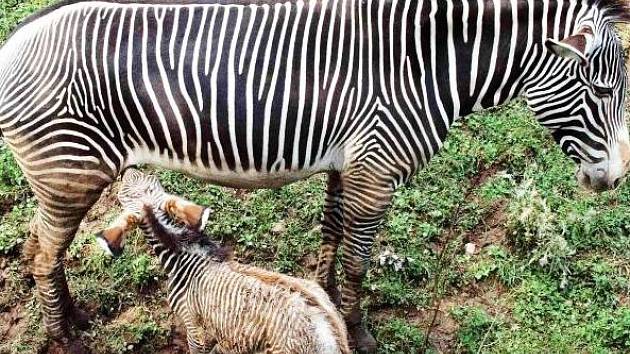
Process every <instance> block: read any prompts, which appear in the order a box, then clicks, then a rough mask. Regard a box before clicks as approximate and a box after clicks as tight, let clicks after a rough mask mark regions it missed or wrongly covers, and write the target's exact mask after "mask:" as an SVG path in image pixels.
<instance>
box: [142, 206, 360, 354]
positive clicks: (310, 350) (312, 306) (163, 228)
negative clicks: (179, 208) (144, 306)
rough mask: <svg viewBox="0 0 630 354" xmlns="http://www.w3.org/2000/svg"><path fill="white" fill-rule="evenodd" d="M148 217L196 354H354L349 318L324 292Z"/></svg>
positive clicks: (162, 217) (145, 225) (145, 226)
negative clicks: (244, 261)
mask: <svg viewBox="0 0 630 354" xmlns="http://www.w3.org/2000/svg"><path fill="white" fill-rule="evenodd" d="M146 210H147V215H146V216H145V217H144V218H143V221H142V223H141V228H142V230H143V231H144V234H145V236H146V237H147V241H148V242H149V244H150V245H151V246H152V248H153V250H154V252H155V254H156V255H157V256H158V258H159V259H160V263H161V264H162V267H163V268H164V270H165V271H166V273H167V274H168V278H169V281H168V300H169V305H170V307H171V309H172V310H173V311H174V312H175V313H176V314H177V315H178V316H180V317H181V318H182V320H183V321H184V323H185V325H186V328H187V336H188V344H189V347H190V349H191V352H192V353H198V352H203V353H206V352H207V353H209V352H210V350H213V349H214V351H213V352H218V353H233V354H239V353H242V354H249V353H268V354H284V353H295V354H335V353H339V354H341V353H348V354H349V353H350V349H349V347H348V343H347V339H346V336H347V334H346V332H345V331H346V330H345V326H344V323H343V319H342V318H341V316H340V315H339V314H338V313H337V312H336V309H335V306H334V305H333V304H332V303H331V302H330V300H328V296H327V295H326V293H325V292H324V290H323V289H322V288H321V287H320V286H319V285H317V284H315V283H313V282H309V281H307V280H302V279H297V278H291V277H287V276H283V275H281V274H276V273H272V272H267V271H265V270H262V269H259V268H255V267H250V266H246V265H241V264H238V263H235V262H233V261H229V260H224V259H223V256H222V255H221V254H220V249H218V248H217V246H216V245H214V244H208V242H205V243H204V244H201V243H199V241H201V240H203V238H204V236H203V235H202V234H201V233H199V232H198V231H195V230H193V229H186V228H181V227H178V226H175V225H172V222H170V221H169V220H168V217H167V216H166V214H165V213H163V212H161V211H159V212H158V214H157V215H158V216H157V217H156V215H154V214H153V212H152V211H151V208H148V209H146ZM210 246H211V247H210Z"/></svg>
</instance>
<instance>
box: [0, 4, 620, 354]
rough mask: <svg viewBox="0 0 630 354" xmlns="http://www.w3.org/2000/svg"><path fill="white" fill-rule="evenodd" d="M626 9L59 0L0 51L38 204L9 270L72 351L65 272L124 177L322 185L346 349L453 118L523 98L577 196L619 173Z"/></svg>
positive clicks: (4, 125) (366, 342)
mask: <svg viewBox="0 0 630 354" xmlns="http://www.w3.org/2000/svg"><path fill="white" fill-rule="evenodd" d="M628 20H630V10H629V9H628V7H627V5H626V4H625V1H623V0H510V1H507V0H477V1H475V0H453V1H440V0H413V1H412V0H308V1H298V0H287V1H282V0H182V1H179V2H172V1H168V0H152V1H150V2H143V3H133V2H130V1H128V0H119V1H113V0H106V1H101V2H93V1H79V2H76V1H73V2H69V3H62V4H59V5H57V6H54V7H52V8H50V9H47V10H45V11H43V12H41V13H39V14H37V15H35V16H34V17H32V18H31V19H29V20H28V21H27V22H26V23H25V24H23V25H22V26H21V28H19V29H18V30H17V31H16V32H15V33H14V34H13V36H12V37H11V38H10V39H9V41H8V42H7V43H6V44H5V45H4V47H3V48H2V49H1V50H0V129H1V130H2V133H3V134H4V136H5V139H6V141H7V143H8V144H9V145H10V147H11V149H12V150H13V151H14V153H15V156H16V158H17V160H18V162H19V164H20V166H21V167H22V169H23V171H24V173H25V175H26V176H27V178H28V180H29V182H30V184H31V186H32V188H33V190H34V192H35V194H36V196H37V199H38V201H39V208H38V211H37V213H36V215H35V218H34V220H33V222H32V227H31V231H32V233H31V236H30V238H29V239H28V241H27V243H26V245H25V251H24V252H25V255H26V258H27V260H29V261H30V262H31V264H32V267H31V269H32V272H33V274H34V277H35V280H36V283H37V293H38V297H39V301H40V302H41V304H42V312H43V320H44V324H45V327H46V329H47V330H48V332H49V333H50V334H51V335H52V336H53V337H54V338H57V339H61V340H63V341H66V340H67V338H68V322H67V319H70V320H77V319H78V318H79V317H80V316H78V314H79V313H80V312H79V311H77V310H76V309H75V307H74V306H73V304H72V301H71V298H70V294H69V291H68V288H67V284H66V281H65V277H64V273H63V265H62V262H61V259H62V257H63V255H64V251H65V249H66V248H67V246H68V245H69V243H70V242H71V241H72V239H73V235H74V233H75V231H76V230H77V228H78V225H79V223H80V221H81V219H82V218H83V216H84V214H85V213H86V211H87V210H88V208H89V207H90V206H91V205H92V204H93V203H94V202H95V201H96V200H97V198H98V196H99V194H100V193H101V191H102V190H103V189H104V188H105V187H106V186H107V185H109V184H110V183H111V182H112V181H113V180H114V179H115V178H116V177H117V176H118V174H119V173H120V171H121V170H122V169H124V168H125V167H126V166H130V165H135V164H142V163H149V164H154V165H159V166H163V167H168V168H173V169H178V170H181V171H185V172H187V173H189V174H192V175H195V176H199V177H201V178H205V179H207V180H209V181H211V182H214V183H218V184H222V185H227V186H238V187H248V188H263V187H278V186H281V185H284V184H287V183H290V182H292V181H296V180H299V179H302V178H306V177H308V176H310V175H312V174H315V173H319V172H326V173H328V174H329V182H328V188H327V194H326V203H325V211H324V220H323V228H322V233H323V241H322V247H321V251H320V255H319V264H318V269H317V274H316V276H317V279H318V280H319V281H320V282H321V283H322V285H324V286H325V287H326V288H327V289H328V290H329V293H331V294H333V295H339V294H338V293H337V292H336V283H335V278H334V272H331V268H332V265H333V264H334V263H333V260H334V258H335V254H336V251H337V248H338V246H339V244H340V243H342V245H343V257H342V264H343V269H344V272H345V282H344V285H343V287H342V290H341V310H342V313H343V314H344V316H345V318H346V321H347V322H348V325H349V326H348V327H349V333H350V334H351V336H352V337H354V338H355V339H356V344H357V347H358V348H359V349H361V350H365V351H372V350H373V349H374V348H375V342H374V340H373V338H372V337H371V336H370V335H369V333H368V332H367V331H365V329H364V328H363V327H362V325H361V316H360V313H359V308H358V304H359V298H360V285H361V281H362V278H363V276H364V274H365V271H366V267H367V264H368V262H367V261H368V257H369V254H370V248H371V245H372V242H373V239H374V234H375V232H376V228H377V226H378V224H379V222H380V220H381V219H382V217H383V214H384V213H385V211H386V209H387V207H388V205H389V204H390V199H391V196H392V193H393V192H394V190H395V189H396V188H397V187H398V186H400V185H401V184H403V183H405V181H407V180H408V179H409V178H410V176H412V175H413V174H414V173H415V172H416V171H417V170H418V169H420V168H421V167H422V166H424V165H425V164H426V163H427V162H428V161H429V159H430V158H431V157H432V156H433V155H434V154H435V153H436V152H437V151H438V150H439V148H440V147H441V146H442V142H443V141H444V139H445V138H446V136H447V132H448V130H449V128H450V127H451V125H452V123H453V122H454V120H455V119H457V118H458V117H461V116H465V115H467V114H469V113H471V112H473V111H476V110H480V109H483V108H487V107H491V106H496V105H499V104H502V103H504V102H506V101H509V100H511V99H513V98H514V97H517V96H519V95H523V96H525V97H526V98H527V99H528V102H529V105H530V107H531V108H532V109H533V111H534V112H535V113H536V115H537V117H538V119H539V121H540V122H541V123H542V124H543V125H544V126H546V127H548V128H549V129H550V131H551V133H552V135H553V137H554V138H555V139H556V141H557V142H558V143H559V144H560V146H561V148H562V149H563V150H564V152H565V153H566V154H567V155H568V156H570V157H571V158H572V159H574V160H575V161H576V162H578V163H579V164H580V168H579V171H578V173H577V178H578V180H579V181H580V182H581V183H582V184H583V185H585V186H587V187H589V188H592V189H595V190H603V189H608V188H613V187H615V186H616V185H618V184H619V183H620V181H621V179H622V177H623V175H624V174H625V172H626V170H627V169H628V161H629V160H630V144H629V142H628V140H629V139H628V130H627V127H626V125H625V123H624V118H623V101H624V92H625V86H626V82H625V80H626V71H625V67H624V64H623V57H622V49H621V46H620V43H619V39H618V37H617V35H616V34H615V29H614V26H613V24H614V23H615V22H620V21H628Z"/></svg>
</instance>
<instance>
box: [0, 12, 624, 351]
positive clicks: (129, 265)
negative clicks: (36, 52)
mask: <svg viewBox="0 0 630 354" xmlns="http://www.w3.org/2000/svg"><path fill="white" fill-rule="evenodd" d="M47 2H49V1H46V0H41V1H33V0H30V1H28V0H20V1H19V3H16V2H15V1H13V2H12V1H6V0H5V1H2V2H0V42H2V40H3V39H4V38H5V37H6V36H7V34H8V33H9V31H10V30H11V28H13V27H14V25H15V23H16V21H17V20H18V19H19V18H22V17H23V16H25V15H26V14H28V13H29V12H31V11H33V10H34V9H36V8H38V7H40V6H42V5H44V4H45V3H47ZM574 169H575V167H574V165H573V164H572V163H571V162H570V161H568V160H567V159H566V158H565V157H564V156H563V155H562V153H561V152H560V151H559V150H558V148H557V147H556V146H555V144H554V143H553V142H552V141H551V140H550V139H549V137H548V135H547V133H546V132H545V131H544V130H543V129H542V128H540V126H539V125H538V124H537V123H536V122H535V120H534V119H532V117H531V115H530V114H529V112H528V111H527V109H526V108H525V107H524V106H523V105H522V104H520V103H514V104H511V105H509V106H507V107H504V108H502V109H498V110H491V111H488V112H486V113H484V114H478V115H474V116H472V117H470V118H469V119H467V121H466V122H465V124H459V125H458V126H457V127H456V129H454V131H453V133H452V134H451V136H450V137H449V139H448V141H447V143H446V145H445V147H444V149H443V150H442V152H441V153H440V154H439V155H438V156H437V157H436V158H435V159H434V160H433V161H432V163H431V164H430V165H429V166H428V167H427V168H426V169H425V170H423V171H422V172H421V173H420V174H418V175H417V176H416V177H415V178H414V179H413V180H412V181H411V183H410V184H409V185H408V186H405V187H404V188H401V189H400V190H399V191H398V192H397V195H396V198H395V200H394V204H393V206H392V209H391V210H390V212H389V213H388V215H387V218H386V220H385V222H384V225H383V227H382V228H381V229H380V232H379V234H378V237H377V240H376V244H375V246H374V250H373V258H372V261H371V266H370V270H369V273H368V277H367V281H366V282H365V285H364V290H365V293H366V297H365V300H364V302H363V309H364V312H365V313H366V314H367V315H368V318H369V326H370V328H371V330H372V331H373V332H374V333H375V335H376V336H377V338H378V340H379V343H380V346H379V347H380V352H381V353H417V352H420V350H421V348H422V346H423V343H424V342H425V338H426V336H427V328H428V325H429V323H430V322H431V319H432V316H433V313H434V311H433V310H434V309H435V307H436V305H437V304H438V303H439V304H440V311H439V312H438V316H437V321H436V324H437V326H436V328H435V329H434V330H433V331H432V332H431V334H430V336H429V338H428V344H429V348H428V349H429V350H430V351H435V352H440V351H442V352H464V353H477V352H484V353H485V352H488V353H506V352H516V353H537V352H554V353H623V352H629V351H630V280H629V279H630V277H629V274H628V269H630V267H629V266H630V264H629V261H628V259H630V258H629V256H630V183H628V184H626V185H625V186H623V187H622V188H620V189H619V190H618V191H615V192H607V193H603V194H600V195H594V194H588V193H584V192H582V191H580V190H579V188H578V187H577V185H576V182H575V178H574V176H573V172H574ZM156 173H158V175H159V176H160V179H161V180H162V182H163V184H164V185H165V187H166V188H167V189H168V190H170V191H171V192H173V193H177V194H181V195H183V196H186V197H187V198H190V199H192V200H194V201H196V202H199V203H202V204H206V205H209V206H211V207H212V208H213V209H214V210H215V211H216V214H215V215H216V217H215V218H214V219H213V220H212V222H211V224H210V225H209V228H208V231H209V232H210V233H211V234H213V235H215V236H216V237H217V238H219V239H221V240H222V241H224V242H227V243H230V244H233V245H234V246H235V250H236V255H237V256H238V257H239V258H240V259H242V260H243V261H245V262H249V263H254V264H257V265H261V266H264V267H266V268H269V269H273V270H277V271H282V272H285V273H289V274H295V275H299V276H305V275H307V274H308V272H309V269H310V268H309V266H310V265H311V264H312V262H313V259H314V257H315V255H316V253H317V249H318V245H319V235H320V232H319V229H318V225H319V220H320V218H321V208H322V204H323V189H324V185H325V182H324V179H323V178H322V177H315V178H312V179H310V180H308V181H303V182H300V183H296V184H293V185H290V186H287V187H285V188H281V189H278V190H260V191H255V192H244V191H235V190H231V189H225V188H218V187H215V186H211V185H208V184H205V183H203V182H200V181H198V180H195V179H191V178H188V177H185V176H182V175H180V174H178V173H174V172H170V171H156ZM0 201H1V202H2V203H0V205H5V206H6V207H3V210H4V211H5V213H4V214H3V215H2V221H1V223H0V316H2V317H0V318H1V319H2V320H0V335H3V333H4V330H3V329H4V327H3V325H4V324H3V322H2V321H4V320H5V319H6V318H9V319H12V320H13V322H12V323H13V325H12V329H11V331H10V332H9V334H8V335H6V336H5V337H2V338H1V339H0V353H35V352H39V351H41V350H42V349H45V348H46V347H47V345H48V341H47V340H46V338H45V335H44V334H43V331H42V328H41V324H40V316H39V308H38V305H37V302H36V301H35V299H34V297H33V288H31V284H30V282H29V281H28V280H26V279H24V278H23V276H22V273H23V271H22V269H21V262H20V259H19V253H20V252H19V250H20V248H21V245H22V244H23V242H24V240H25V237H26V234H27V231H28V222H29V220H30V218H31V216H32V213H33V210H34V207H35V204H34V200H33V199H32V195H31V193H30V192H29V189H28V186H27V185H26V182H25V181H24V178H23V176H22V174H21V172H20V171H19V168H18V167H17V165H16V163H15V161H14V160H13V158H12V156H11V154H10V152H9V151H8V150H7V149H6V148H4V147H0ZM116 213H117V207H116V206H115V204H112V201H111V198H105V199H104V200H103V201H102V202H101V203H100V204H99V205H98V206H97V207H96V208H95V210H94V211H93V212H92V213H91V214H90V215H89V217H88V218H87V219H86V222H85V224H84V226H83V228H82V231H81V232H80V234H79V235H78V236H77V238H76V239H75V241H74V243H73V244H72V246H71V248H70V250H69V252H68V257H67V261H66V266H67V274H68V278H69V282H70V287H71V290H72V292H73V293H74V295H75V298H76V300H77V302H78V304H79V305H80V306H81V307H83V308H85V309H87V310H88V311H89V312H90V313H91V315H92V317H93V320H94V323H93V326H92V328H91V329H90V330H88V331H86V332H81V333H77V335H79V336H81V338H82V339H83V340H84V342H85V343H87V344H88V345H89V346H90V347H91V348H92V349H93V350H94V352H96V353H110V352H140V353H153V352H156V351H160V350H162V351H163V352H171V351H172V348H174V346H179V347H180V348H181V344H182V343H181V336H182V334H181V329H180V330H179V331H175V332H174V331H173V328H177V326H176V325H175V324H176V323H177V322H176V321H175V319H174V318H173V316H172V315H171V314H170V313H169V311H168V309H167V306H166V303H165V293H164V276H163V274H162V273H161V272H160V271H159V270H158V267H157V263H156V260H155V259H154V258H153V257H151V256H150V255H149V253H148V250H147V247H146V246H145V244H144V240H143V239H142V238H141V237H139V235H138V234H137V233H134V234H133V235H132V236H131V237H130V239H129V240H128V244H127V247H126V250H125V253H124V255H123V256H122V258H120V259H117V260H112V259H110V258H108V257H106V256H104V255H103V254H102V252H101V251H100V250H99V249H98V248H97V247H96V245H95V244H94V240H93V234H94V232H95V231H97V230H99V229H100V228H102V227H104V226H105V225H106V224H107V222H109V221H110V220H111V219H112V218H113V217H115V215H116ZM466 243H474V244H475V245H476V246H477V252H476V253H475V254H474V255H466V254H465V252H464V244H466ZM444 249H445V251H444V252H445V259H447V260H449V261H448V262H446V261H445V260H443V261H442V262H440V254H441V252H442V250H444ZM436 279H438V280H439V281H437V282H436V281H435V280H436ZM16 315H17V316H16ZM5 326H6V325H5ZM179 328H181V327H179Z"/></svg>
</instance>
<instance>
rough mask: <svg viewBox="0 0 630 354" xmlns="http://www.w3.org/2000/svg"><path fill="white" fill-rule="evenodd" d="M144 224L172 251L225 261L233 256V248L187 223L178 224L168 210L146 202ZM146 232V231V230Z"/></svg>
mask: <svg viewBox="0 0 630 354" xmlns="http://www.w3.org/2000/svg"><path fill="white" fill-rule="evenodd" d="M143 215H144V217H143V221H142V223H143V225H145V226H146V229H145V228H143V229H145V230H150V232H152V233H153V235H152V237H154V238H155V239H156V240H158V241H159V242H160V243H161V244H162V245H163V246H164V247H167V248H169V249H170V250H171V251H172V252H186V253H191V254H196V255H198V256H201V257H203V258H208V259H211V260H213V261H216V262H223V261H226V260H229V259H230V258H231V253H232V252H231V250H230V249H229V248H227V247H222V246H221V245H220V244H219V243H218V242H216V241H214V240H212V239H210V238H209V237H208V236H206V235H205V234H204V233H203V232H202V231H200V230H199V229H197V228H193V227H190V226H186V225H181V224H177V223H176V222H175V221H174V220H173V219H172V218H171V217H170V216H169V215H168V214H167V213H166V212H164V211H162V210H159V209H158V210H155V212H154V210H153V208H152V207H151V206H150V205H148V204H145V205H144V207H143ZM145 232H146V231H145Z"/></svg>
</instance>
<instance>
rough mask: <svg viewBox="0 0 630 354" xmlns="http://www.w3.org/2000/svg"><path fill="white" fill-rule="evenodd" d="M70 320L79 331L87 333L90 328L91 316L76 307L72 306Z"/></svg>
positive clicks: (69, 313)
mask: <svg viewBox="0 0 630 354" xmlns="http://www.w3.org/2000/svg"><path fill="white" fill-rule="evenodd" d="M68 318H69V319H70V322H72V324H74V326H75V327H76V328H77V329H78V330H81V331H85V330H86V329H88V328H90V315H88V313H87V312H85V311H83V310H81V309H80V308H78V307H76V306H72V308H71V309H70V311H69V312H68Z"/></svg>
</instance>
